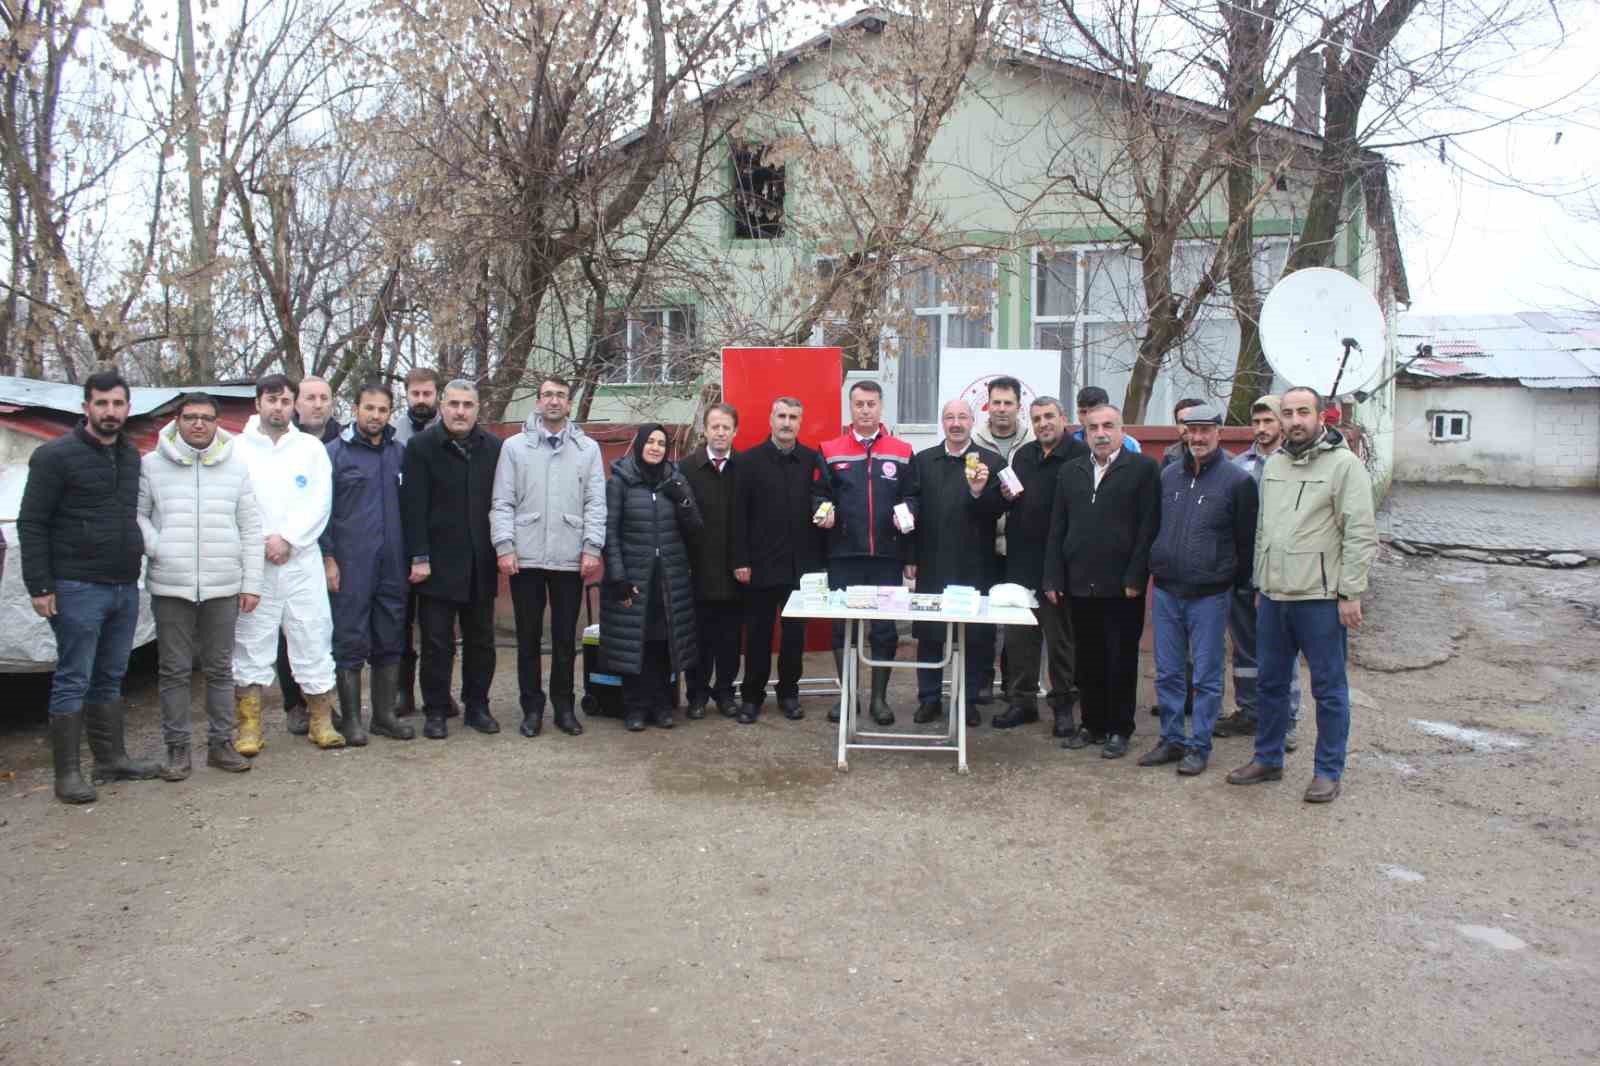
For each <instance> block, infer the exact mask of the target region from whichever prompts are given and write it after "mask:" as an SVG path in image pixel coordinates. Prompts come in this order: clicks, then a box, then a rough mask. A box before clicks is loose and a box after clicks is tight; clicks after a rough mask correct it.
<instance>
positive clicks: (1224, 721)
mask: <svg viewBox="0 0 1600 1066" xmlns="http://www.w3.org/2000/svg"><path fill="white" fill-rule="evenodd" d="M1211 735H1212V736H1214V737H1253V736H1255V735H1256V716H1255V715H1253V714H1245V713H1244V712H1243V711H1234V712H1233V713H1232V714H1230V715H1228V716H1227V717H1226V718H1219V719H1218V720H1217V724H1216V725H1214V726H1212V728H1211Z"/></svg>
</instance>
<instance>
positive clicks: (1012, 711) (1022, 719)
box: [989, 704, 1039, 729]
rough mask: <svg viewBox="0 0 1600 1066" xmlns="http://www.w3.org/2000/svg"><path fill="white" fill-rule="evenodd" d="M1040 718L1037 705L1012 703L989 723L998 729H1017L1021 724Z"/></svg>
mask: <svg viewBox="0 0 1600 1066" xmlns="http://www.w3.org/2000/svg"><path fill="white" fill-rule="evenodd" d="M1038 720H1039V709H1038V708H1037V707H1022V706H1018V705H1017V704H1012V705H1011V706H1010V707H1007V708H1006V709H1005V710H1003V711H1001V712H1000V713H999V714H997V715H995V716H994V717H993V718H991V719H990V720H989V724H990V725H992V726H994V727H995V728H996V729H1015V728H1017V726H1019V725H1027V724H1028V723H1030V722H1037V721H1038Z"/></svg>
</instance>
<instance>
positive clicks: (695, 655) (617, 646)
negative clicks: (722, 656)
mask: <svg viewBox="0 0 1600 1066" xmlns="http://www.w3.org/2000/svg"><path fill="white" fill-rule="evenodd" d="M662 462H663V464H664V465H665V467H666V469H665V470H664V471H663V476H662V478H661V481H660V482H659V483H657V484H655V485H652V484H650V483H649V482H648V481H647V480H646V479H645V477H644V474H643V473H642V472H641V471H640V469H639V464H638V462H637V461H636V460H635V459H634V457H633V456H632V455H625V456H623V457H622V458H621V459H618V460H617V461H616V462H614V463H612V464H611V480H610V481H609V482H608V483H607V484H606V524H607V527H608V528H607V532H606V546H605V562H606V585H607V589H608V591H609V592H610V595H609V596H608V597H607V599H606V601H605V603H604V605H603V607H602V608H601V611H600V646H601V647H602V648H603V649H604V651H605V661H606V664H607V665H608V666H609V667H610V669H611V670H612V671H613V672H615V673H619V674H630V675H637V674H638V673H639V672H640V671H641V670H643V669H644V644H645V640H646V628H647V625H648V622H649V618H650V604H651V601H652V600H654V599H655V597H657V596H658V595H661V594H662V593H663V592H664V593H665V595H666V601H665V602H664V603H663V604H661V614H662V617H664V618H665V619H666V623H667V647H668V649H669V651H670V654H671V658H672V666H673V669H675V670H685V669H687V668H689V667H690V666H693V665H694V664H695V663H696V662H698V661H699V657H700V651H699V638H698V635H697V628H696V625H695V610H694V578H693V575H692V574H691V572H690V567H689V546H688V542H689V538H690V537H692V536H694V535H695V534H697V533H698V532H699V531H700V527H701V518H700V508H699V506H698V505H697V504H696V503H695V499H694V493H693V492H692V491H691V490H690V488H689V485H688V483H687V482H685V481H684V479H683V475H682V474H681V473H679V472H678V468H677V466H676V465H674V464H673V463H672V462H671V461H669V460H663V461H662ZM657 577H659V580H656V578H657ZM628 585H632V586H634V587H635V588H637V589H638V590H639V593H638V595H636V596H634V597H633V598H632V599H633V602H632V603H630V604H627V605H626V606H624V604H623V602H622V597H621V596H619V595H617V593H618V592H619V591H620V590H621V589H623V588H625V587H626V586H628Z"/></svg>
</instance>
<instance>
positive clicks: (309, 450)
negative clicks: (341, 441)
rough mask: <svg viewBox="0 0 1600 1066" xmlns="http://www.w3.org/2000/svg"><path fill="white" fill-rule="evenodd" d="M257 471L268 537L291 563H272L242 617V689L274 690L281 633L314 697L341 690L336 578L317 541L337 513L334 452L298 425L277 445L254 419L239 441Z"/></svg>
mask: <svg viewBox="0 0 1600 1066" xmlns="http://www.w3.org/2000/svg"><path fill="white" fill-rule="evenodd" d="M236 446H237V447H238V450H239V453H240V454H241V455H242V456H244V458H245V461H246V463H247V464H248V465H249V468H250V483H251V487H252V488H253V489H254V490H255V495H256V503H257V504H258V505H259V506H260V508H261V535H262V538H263V539H266V538H268V537H271V536H272V535H273V534H274V533H276V534H277V535H278V536H280V537H282V538H283V539H284V540H286V541H288V542H289V559H288V561H287V562H285V563H283V564H282V565H278V564H276V563H273V562H272V561H271V560H268V561H267V562H266V565H265V567H264V568H263V570H262V574H261V602H260V604H258V605H257V606H256V609H255V610H254V611H251V612H250V613H249V614H243V613H241V614H240V615H239V622H238V626H237V628H236V629H235V636H234V646H233V679H234V684H236V685H270V684H272V682H273V680H274V678H275V676H276V675H275V673H274V666H275V665H276V663H277V659H278V630H279V628H280V627H281V628H282V630H283V635H284V639H285V640H286V641H287V642H288V645H289V665H290V668H291V669H292V670H293V671H294V677H295V680H296V681H298V682H300V687H301V688H302V689H304V690H305V691H306V693H307V694H308V695H313V696H315V695H318V694H320V693H323V692H328V691H330V690H332V688H333V615H332V612H331V611H330V610H329V607H328V579H327V576H326V574H325V573H324V572H323V568H322V549H321V548H320V547H318V545H317V538H318V537H320V536H322V529H323V527H324V526H326V525H327V524H328V515H329V514H330V512H331V511H332V509H333V480H332V467H331V466H330V464H329V462H328V451H327V448H326V447H325V446H324V445H323V444H322V442H321V441H320V440H318V439H317V438H316V437H313V436H311V435H310V434H308V433H302V432H300V431H299V430H298V429H296V428H295V427H294V426H293V425H291V426H290V427H289V429H288V431H287V432H286V433H284V435H283V436H282V437H279V438H278V440H277V442H276V443H274V442H273V440H272V438H271V437H269V436H267V435H266V434H265V433H263V432H262V431H261V416H260V415H251V416H250V421H248V422H246V423H245V427H244V430H243V431H242V432H241V433H240V434H239V436H238V437H237V438H236Z"/></svg>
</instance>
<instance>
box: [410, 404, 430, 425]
mask: <svg viewBox="0 0 1600 1066" xmlns="http://www.w3.org/2000/svg"><path fill="white" fill-rule="evenodd" d="M433 415H434V410H433V408H432V407H429V406H428V405H427V404H425V403H414V404H412V405H411V421H413V422H432V421H433Z"/></svg>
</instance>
